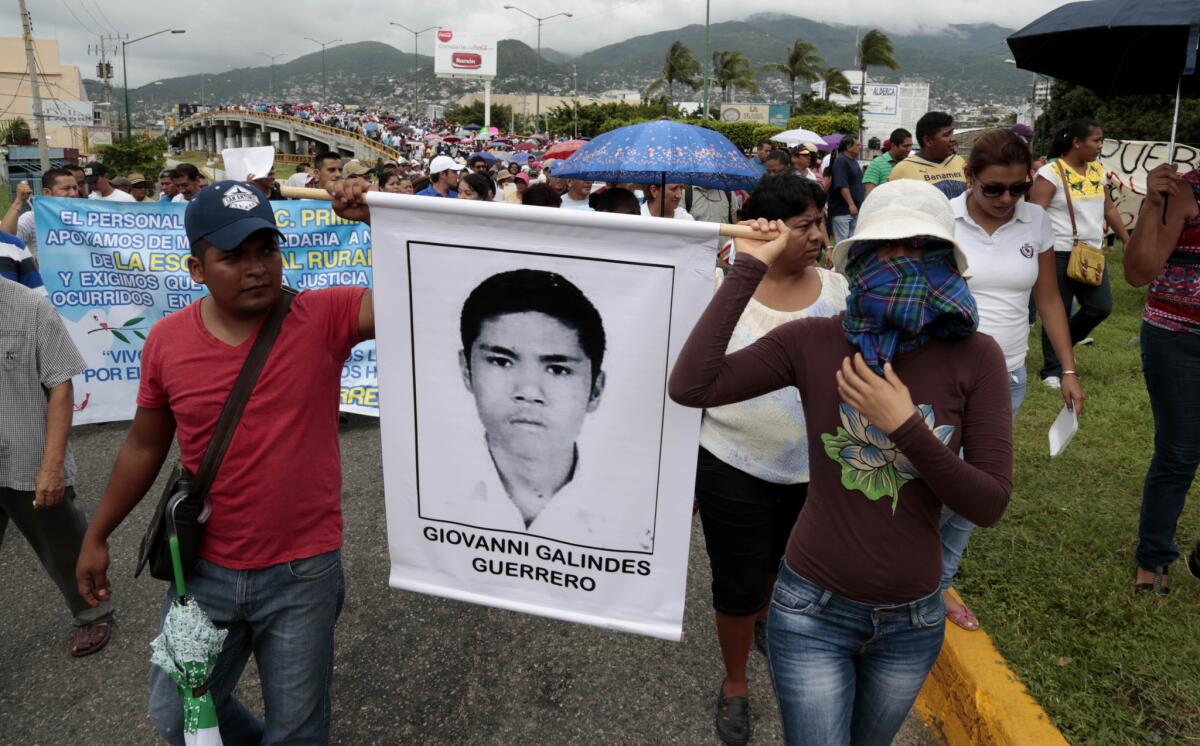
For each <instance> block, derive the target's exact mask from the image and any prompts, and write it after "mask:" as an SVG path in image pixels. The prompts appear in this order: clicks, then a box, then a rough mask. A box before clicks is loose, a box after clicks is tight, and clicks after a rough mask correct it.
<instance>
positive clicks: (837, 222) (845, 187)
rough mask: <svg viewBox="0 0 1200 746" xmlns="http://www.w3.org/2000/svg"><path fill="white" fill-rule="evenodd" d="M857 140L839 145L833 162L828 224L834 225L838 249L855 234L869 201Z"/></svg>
mask: <svg viewBox="0 0 1200 746" xmlns="http://www.w3.org/2000/svg"><path fill="white" fill-rule="evenodd" d="M859 150H860V146H859V143H858V138H856V137H854V136H853V135H846V136H845V137H844V138H842V141H841V142H840V143H838V154H837V156H836V157H835V158H834V161H833V180H832V182H831V184H830V188H829V222H830V223H831V224H832V225H833V242H834V245H835V246H836V245H837V244H838V243H839V242H841V241H844V240H846V239H847V238H849V237H850V236H852V235H853V234H854V227H855V224H856V223H858V208H859V207H860V206H861V205H862V203H863V200H864V199H866V196H867V195H866V192H865V190H864V188H863V171H862V166H860V165H859V163H858V153H859Z"/></svg>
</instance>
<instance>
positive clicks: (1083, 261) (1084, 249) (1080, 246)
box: [1054, 158, 1104, 286]
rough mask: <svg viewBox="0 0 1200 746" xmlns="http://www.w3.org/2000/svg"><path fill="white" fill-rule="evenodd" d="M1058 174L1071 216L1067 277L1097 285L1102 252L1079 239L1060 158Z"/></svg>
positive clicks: (1073, 207) (1100, 274)
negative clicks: (1069, 255)
mask: <svg viewBox="0 0 1200 746" xmlns="http://www.w3.org/2000/svg"><path fill="white" fill-rule="evenodd" d="M1054 165H1056V166H1058V175H1059V178H1060V180H1061V181H1062V188H1063V195H1064V196H1065V197H1066V198H1067V214H1068V215H1070V216H1071V242H1072V243H1071V258H1070V259H1069V260H1068V261H1067V277H1070V278H1071V279H1072V280H1075V281H1076V282H1082V283H1083V284H1085V285H1093V286H1098V285H1100V284H1101V283H1103V282H1104V252H1103V251H1101V250H1100V249H1098V248H1096V247H1095V246H1092V245H1091V244H1088V243H1084V242H1082V241H1080V240H1079V229H1078V228H1077V227H1076V225H1075V205H1074V203H1072V201H1071V182H1070V181H1069V180H1068V179H1067V172H1066V170H1064V169H1063V164H1062V159H1061V158H1060V159H1059V160H1058V161H1057V162H1056V163H1055V164H1054Z"/></svg>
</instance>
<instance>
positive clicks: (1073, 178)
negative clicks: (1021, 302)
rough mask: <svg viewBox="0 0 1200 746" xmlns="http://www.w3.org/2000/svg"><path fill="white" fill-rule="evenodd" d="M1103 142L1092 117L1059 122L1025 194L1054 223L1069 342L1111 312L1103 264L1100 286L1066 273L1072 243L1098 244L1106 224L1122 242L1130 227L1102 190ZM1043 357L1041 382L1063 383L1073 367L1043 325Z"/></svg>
mask: <svg viewBox="0 0 1200 746" xmlns="http://www.w3.org/2000/svg"><path fill="white" fill-rule="evenodd" d="M1103 143H1104V131H1103V129H1101V127H1100V125H1099V124H1098V123H1096V122H1093V121H1090V120H1087V119H1080V120H1078V121H1075V122H1072V123H1071V124H1069V125H1068V126H1066V127H1063V128H1062V129H1061V130H1059V131H1058V133H1057V134H1056V135H1055V136H1054V140H1053V141H1052V142H1051V143H1050V158H1051V159H1052V160H1053V162H1052V163H1047V164H1046V165H1045V166H1042V167H1041V169H1039V170H1038V172H1037V178H1036V179H1034V183H1033V189H1032V190H1030V193H1029V201H1030V202H1032V203H1033V204H1035V205H1038V206H1039V207H1041V208H1043V209H1044V210H1045V211H1046V214H1047V215H1049V216H1050V223H1051V225H1053V226H1054V235H1055V241H1054V259H1055V262H1056V267H1057V271H1058V290H1059V293H1060V294H1061V296H1062V304H1063V308H1065V309H1066V313H1067V315H1068V317H1069V318H1070V330H1071V344H1072V346H1074V345H1077V344H1079V343H1080V342H1081V341H1083V340H1084V339H1087V337H1088V335H1089V334H1091V333H1092V330H1093V329H1095V328H1096V327H1097V326H1099V325H1100V322H1102V321H1104V320H1105V319H1106V318H1108V315H1109V314H1110V313H1112V286H1111V285H1110V284H1109V279H1108V274H1109V273H1108V269H1107V268H1105V270H1104V278H1103V280H1102V282H1101V283H1100V284H1099V285H1088V284H1086V283H1083V282H1079V281H1078V280H1073V279H1071V278H1070V277H1068V276H1067V264H1068V263H1069V262H1070V259H1071V247H1072V246H1074V245H1075V243H1076V241H1078V242H1081V243H1086V244H1088V245H1090V246H1093V247H1095V248H1097V249H1099V248H1101V246H1102V245H1103V242H1104V226H1105V224H1107V225H1108V227H1109V228H1111V229H1112V230H1113V232H1114V233H1116V234H1117V237H1118V238H1120V239H1121V241H1122V242H1128V241H1129V232H1128V231H1126V230H1125V224H1124V223H1123V222H1122V221H1121V215H1120V213H1118V212H1117V208H1116V205H1114V204H1113V201H1112V199H1110V198H1109V196H1108V192H1107V191H1106V189H1105V185H1106V182H1107V180H1108V179H1107V175H1106V174H1105V172H1104V167H1103V166H1101V165H1100V161H1099V159H1100V146H1101V145H1102V144H1103ZM1068 192H1069V196H1070V201H1068V199H1067V197H1068ZM1073 302H1077V303H1078V304H1079V310H1078V311H1076V312H1075V313H1074V314H1071V306H1072V303H1073ZM1042 359H1043V364H1042V370H1041V373H1040V376H1041V379H1042V383H1044V384H1046V385H1047V386H1049V387H1050V388H1053V389H1057V388H1059V387H1061V386H1062V379H1063V376H1070V375H1075V374H1076V371H1075V370H1073V369H1070V368H1068V369H1065V370H1064V369H1063V366H1062V361H1061V360H1059V358H1058V356H1057V355H1055V353H1054V345H1053V344H1052V343H1051V341H1050V338H1049V337H1048V336H1047V335H1046V332H1045V327H1043V329H1042Z"/></svg>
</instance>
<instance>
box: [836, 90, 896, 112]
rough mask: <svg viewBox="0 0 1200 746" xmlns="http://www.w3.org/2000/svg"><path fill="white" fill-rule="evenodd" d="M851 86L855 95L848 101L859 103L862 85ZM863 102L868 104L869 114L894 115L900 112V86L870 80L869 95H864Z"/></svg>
mask: <svg viewBox="0 0 1200 746" xmlns="http://www.w3.org/2000/svg"><path fill="white" fill-rule="evenodd" d="M850 88H851V90H852V91H853V92H854V95H853V97H852V98H850V99H848V101H849V102H850V103H858V93H859V88H861V86H859V85H858V84H857V83H856V84H853V85H851V86H850ZM831 98H834V99H838V98H842V97H840V96H833V97H831ZM839 103H840V102H839ZM863 104H864V105H865V106H866V111H867V113H868V114H871V115H875V116H887V117H894V116H896V115H897V114H899V113H900V86H898V85H895V84H894V83H870V82H868V83H867V95H866V96H864V97H863Z"/></svg>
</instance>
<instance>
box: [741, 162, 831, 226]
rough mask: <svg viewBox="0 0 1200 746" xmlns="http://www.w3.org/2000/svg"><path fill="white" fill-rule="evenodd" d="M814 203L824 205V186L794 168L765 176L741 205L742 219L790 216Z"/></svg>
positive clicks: (820, 207)
mask: <svg viewBox="0 0 1200 746" xmlns="http://www.w3.org/2000/svg"><path fill="white" fill-rule="evenodd" d="M813 205H816V207H817V209H818V210H822V209H824V208H825V190H824V189H822V188H821V185H820V184H818V183H817V182H815V181H813V180H812V179H808V178H805V177H803V176H800V175H799V174H795V173H791V172H788V173H782V174H779V175H778V176H764V177H763V178H761V179H759V181H758V186H756V187H754V191H753V192H751V193H750V197H749V198H748V199H747V200H746V204H744V205H742V220H755V219H757V218H766V219H767V220H787V219H788V218H794V217H796V216H797V215H801V214H803V213H804V212H805V211H806V210H808V208H809V207H811V206H813Z"/></svg>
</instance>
